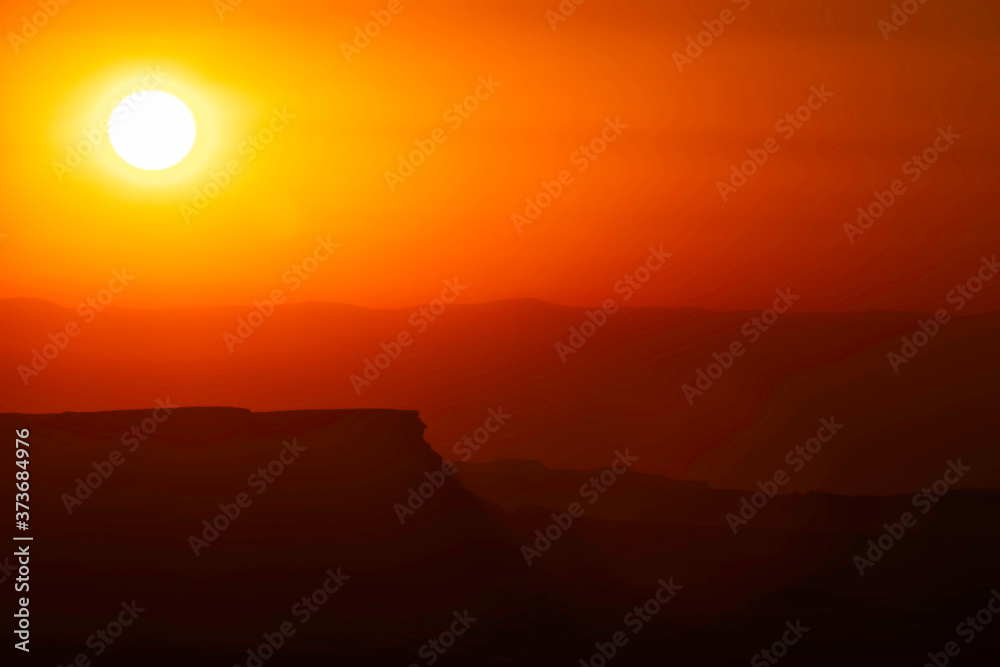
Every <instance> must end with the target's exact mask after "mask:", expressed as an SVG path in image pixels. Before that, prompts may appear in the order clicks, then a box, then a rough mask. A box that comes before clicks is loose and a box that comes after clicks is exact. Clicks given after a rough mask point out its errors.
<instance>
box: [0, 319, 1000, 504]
mask: <svg viewBox="0 0 1000 667" xmlns="http://www.w3.org/2000/svg"><path fill="white" fill-rule="evenodd" d="M252 310H253V306H249V307H247V308H210V309H169V310H150V311H144V310H129V309H114V308H112V309H107V310H105V311H104V312H101V313H98V314H96V316H95V317H94V319H93V321H92V322H90V323H86V322H85V321H84V318H83V317H81V316H80V315H78V314H77V313H75V312H74V311H72V310H68V309H63V308H59V307H56V306H53V305H52V304H48V303H45V302H40V301H30V300H12V301H2V302H0V319H2V320H3V321H5V322H14V323H17V326H16V327H12V328H10V329H9V331H8V334H7V335H6V336H5V337H4V338H3V339H2V340H0V363H2V365H3V367H4V368H6V369H7V370H6V371H5V372H4V374H3V376H2V380H0V406H2V407H3V409H5V410H10V411H18V412H61V411H63V410H77V411H95V410H108V409H122V408H143V407H152V406H153V404H154V400H155V399H157V398H160V399H164V398H166V397H169V398H170V400H172V401H173V402H175V403H176V404H179V405H187V406H196V405H238V406H241V407H246V408H249V409H253V410H263V411H270V410H303V409H323V408H327V407H329V406H337V407H338V408H349V409H353V408H387V409H412V410H419V411H420V413H421V415H422V417H423V418H424V419H425V420H426V422H427V424H428V425H429V429H428V434H427V435H428V440H429V442H430V443H431V444H432V446H433V447H434V448H435V450H436V451H437V452H438V453H440V454H441V455H442V456H444V457H446V458H456V459H462V458H469V460H470V461H471V462H474V463H481V462H488V461H493V460H503V459H530V460H536V461H539V462H542V463H544V464H545V465H547V466H549V467H551V468H560V469H573V468H576V469H580V468H596V467H599V466H602V465H604V464H605V463H604V461H605V459H606V458H607V455H608V452H610V451H613V450H614V449H616V448H619V447H624V446H628V447H631V448H632V450H633V452H635V453H636V454H637V455H638V456H639V458H640V461H639V463H638V464H637V469H639V470H643V471H646V472H652V473H659V474H664V475H668V476H670V477H673V478H678V479H689V480H697V481H707V482H709V483H710V484H712V485H713V486H715V487H730V488H744V489H752V488H754V487H755V485H756V483H757V482H759V481H763V480H765V479H768V478H770V477H771V476H772V475H773V474H774V473H775V472H776V471H777V470H779V469H785V470H786V471H789V472H791V466H790V464H789V463H788V462H786V453H787V452H788V451H789V450H792V449H793V448H795V447H796V446H803V445H804V443H805V442H806V440H807V439H808V438H810V437H813V436H814V435H816V432H817V429H818V428H819V427H820V420H821V419H825V418H834V419H835V420H836V421H837V422H838V423H841V424H843V425H844V428H843V430H842V431H841V432H839V433H838V434H837V435H836V438H835V439H834V440H833V441H832V442H831V443H830V444H829V445H827V446H825V447H824V448H823V450H822V452H821V453H819V454H818V455H817V456H816V457H815V459H814V460H813V461H811V462H809V463H808V465H805V466H804V467H802V468H801V470H799V471H798V472H796V473H795V474H794V475H792V476H791V477H792V478H791V481H790V483H789V484H788V485H787V487H785V488H784V489H783V490H784V491H809V490H818V491H827V492H836V493H845V494H887V493H903V492H906V491H909V490H910V489H912V488H919V487H920V486H921V485H923V484H925V483H928V482H930V481H933V480H934V479H935V478H936V477H935V476H936V475H937V474H938V473H939V470H940V469H941V468H942V467H943V466H944V465H946V462H947V461H948V460H949V459H953V458H955V457H959V456H963V457H966V460H968V461H969V462H971V464H972V465H973V466H974V468H975V472H974V474H973V475H970V477H969V479H968V480H963V484H969V485H973V486H998V485H1000V472H998V466H997V463H998V457H1000V449H998V448H997V447H996V446H995V425H996V407H997V395H998V394H997V391H996V377H997V372H998V370H1000V351H998V348H997V346H996V340H997V336H998V334H1000V315H998V314H987V315H980V316H975V317H968V318H956V319H953V320H952V321H951V322H949V323H948V324H945V325H942V326H941V327H940V331H939V332H938V333H937V335H936V336H934V337H933V338H932V339H931V340H930V342H929V343H928V344H927V345H926V346H924V347H922V348H920V349H919V351H918V353H917V354H916V356H915V357H914V358H913V359H912V361H909V362H908V363H906V364H905V365H902V366H901V367H900V368H899V372H898V374H897V373H895V372H894V370H893V368H892V367H891V365H890V363H889V360H888V357H887V355H889V354H890V353H892V352H898V351H899V350H900V348H901V345H902V343H901V337H903V336H907V337H909V336H911V335H912V334H913V333H914V332H915V331H918V327H917V321H918V320H926V319H928V318H929V317H930V316H928V315H921V314H918V313H904V312H870V313H849V314H823V313H796V312H795V311H794V306H793V307H792V310H791V311H790V312H788V313H786V314H783V315H781V316H780V317H779V318H778V320H777V322H776V323H774V324H773V325H772V326H770V327H768V330H767V331H766V332H759V333H758V334H753V330H755V329H756V325H750V328H749V329H747V330H746V331H741V330H743V327H744V324H745V323H746V322H748V320H749V318H750V317H753V316H755V315H756V316H759V315H760V313H756V314H754V313H712V312H706V311H699V310H690V309H681V310H671V309H657V308H637V309H622V310H620V311H619V312H617V313H615V314H613V315H610V316H609V317H608V318H607V322H606V323H605V324H604V325H603V326H601V327H600V328H598V329H597V331H596V333H595V334H594V335H593V336H592V337H590V338H587V339H586V342H585V344H584V345H583V346H582V347H581V348H580V349H579V351H577V352H575V353H572V354H569V353H564V356H566V363H563V362H562V360H561V359H560V356H559V353H558V352H557V348H556V344H557V343H564V344H569V339H570V336H571V331H570V328H571V327H577V328H579V327H580V326H581V324H582V323H583V322H585V321H588V316H587V309H578V308H567V307H562V306H554V305H550V304H546V303H543V302H540V301H531V300H523V301H506V302H498V303H491V304H485V305H461V304H453V305H449V306H447V308H446V309H445V311H444V312H443V313H441V314H440V315H439V316H437V317H436V319H435V320H434V321H433V322H430V321H424V318H423V316H421V315H419V314H418V315H415V316H413V315H412V314H413V313H414V312H416V309H400V310H367V309H363V308H357V307H352V306H342V305H331V304H318V303H305V304H298V305H286V306H282V307H280V308H279V309H278V311H277V312H276V313H275V314H274V315H273V316H271V317H270V318H267V319H263V318H259V319H263V324H262V326H260V327H259V328H257V329H251V330H252V331H253V334H252V335H251V336H250V337H249V338H247V339H246V341H245V342H243V343H238V344H232V343H231V341H230V344H231V346H232V347H233V348H234V352H233V353H230V351H229V349H228V347H227V341H226V340H225V339H224V334H227V333H229V334H233V333H234V332H236V330H237V323H238V318H241V317H242V318H246V317H247V316H248V315H249V313H250V312H251V311H252ZM411 316H412V318H413V319H412V320H411ZM254 319H255V321H257V319H258V318H254ZM70 321H73V322H77V323H78V324H79V325H80V328H81V332H80V334H79V335H78V336H77V337H75V338H73V339H71V340H70V341H69V343H68V345H67V346H66V349H65V350H61V351H59V352H58V355H57V356H56V358H55V359H53V360H51V361H48V362H47V363H48V366H47V368H45V369H44V370H42V371H41V372H40V373H39V374H38V375H37V376H29V382H28V385H27V386H25V384H24V382H22V380H21V378H20V377H19V374H18V370H17V369H18V366H19V365H28V364H30V362H31V359H32V350H41V348H42V346H44V345H46V344H48V343H49V334H50V333H53V332H59V331H62V330H63V329H64V327H65V326H66V323H67V322H70ZM401 332H406V333H407V334H408V335H409V336H410V337H411V338H410V339H409V340H410V341H411V343H410V345H409V346H407V347H400V348H399V349H395V348H394V347H393V341H397V339H398V338H399V335H400V333H401ZM746 332H750V333H751V334H752V335H751V336H748V335H745V333H746ZM753 338H756V341H755V342H751V341H752V339H753ZM734 341H740V342H742V343H743V345H744V348H743V349H744V350H745V352H744V353H743V355H742V356H740V357H738V358H736V359H734V361H733V363H732V367H731V368H729V369H728V370H725V371H724V373H723V374H722V375H721V377H719V378H718V379H716V380H714V381H713V383H712V386H711V388H709V389H708V390H707V391H704V393H703V395H700V396H699V395H693V396H691V395H689V396H690V397H691V401H692V402H693V405H690V404H689V400H688V397H686V395H685V393H684V391H682V387H683V386H684V385H689V386H691V387H695V388H697V387H698V385H697V384H696V382H697V381H698V379H699V371H701V372H708V371H712V372H713V373H715V372H716V371H717V370H719V369H716V368H711V369H710V368H709V367H710V365H711V364H713V363H714V362H715V359H714V357H713V355H714V354H718V355H720V356H722V357H723V358H725V353H726V352H727V350H728V349H729V348H730V346H731V345H732V343H733V342H734ZM577 342H579V341H577ZM383 344H385V345H386V346H387V347H388V348H389V350H390V352H393V351H395V352H396V353H397V354H398V358H397V359H395V360H392V361H391V364H390V365H388V367H387V368H385V369H384V370H379V371H378V376H377V377H375V371H374V370H369V376H368V377H369V378H373V379H372V380H371V384H370V385H360V384H359V385H358V387H359V388H360V394H359V393H358V391H356V388H355V386H354V385H352V379H351V378H352V376H355V378H362V379H363V378H364V372H365V369H366V360H369V361H371V362H372V363H375V360H376V358H377V355H379V354H383V349H382V345H383ZM54 350H55V348H53V347H50V348H49V350H48V351H49V352H50V353H51V352H53V351H54ZM388 360H389V358H388V357H387V356H386V357H382V358H379V359H378V361H379V362H380V363H382V364H383V365H384V362H386V361H388ZM706 382H707V381H706V380H705V379H702V385H701V386H702V387H704V386H705V384H706ZM501 407H502V409H503V411H504V412H505V413H507V414H509V415H511V418H510V419H509V420H507V422H506V423H505V424H504V425H503V426H502V427H501V428H500V430H499V431H497V432H496V433H493V434H491V435H490V436H489V439H488V441H487V442H485V444H483V445H481V446H480V448H479V450H478V451H475V452H473V453H468V448H467V447H464V448H458V449H457V450H456V449H455V443H457V442H458V441H459V440H460V439H462V438H463V437H464V436H470V437H471V436H472V435H473V434H474V432H475V431H476V429H481V428H482V427H483V426H484V423H485V422H486V420H487V418H488V417H489V411H490V410H491V409H497V408H501ZM484 433H485V432H480V434H479V435H480V436H482V435H483V434H484Z"/></svg>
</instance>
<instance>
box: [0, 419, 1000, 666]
mask: <svg viewBox="0 0 1000 667" xmlns="http://www.w3.org/2000/svg"><path fill="white" fill-rule="evenodd" d="M133 427H134V428H133ZM21 429H28V431H30V434H29V435H28V437H27V438H26V439H25V440H26V441H27V443H28V446H27V449H29V450H30V457H29V459H28V460H29V463H28V464H27V466H28V470H29V471H30V524H29V528H28V530H27V531H16V530H13V527H12V532H13V533H16V534H17V535H20V536H24V535H29V536H31V537H33V541H32V542H30V543H28V544H30V554H31V556H30V581H29V582H28V583H29V585H30V590H29V591H28V592H22V593H17V594H15V592H14V591H13V590H12V583H13V580H14V579H15V578H16V577H17V575H16V573H15V572H14V570H13V567H14V566H15V558H14V557H13V556H12V555H11V554H12V553H13V550H14V548H17V547H18V546H20V545H21V544H24V543H13V542H12V543H10V544H13V545H14V546H13V547H10V548H8V549H7V550H5V552H4V553H3V554H2V555H0V558H6V560H4V561H3V563H2V564H3V566H4V568H3V571H2V573H0V574H2V576H3V577H4V578H5V579H6V583H5V584H4V587H3V588H4V590H5V595H4V596H3V598H4V604H5V605H6V607H5V609H7V613H5V614H4V617H5V618H6V619H7V621H6V623H8V624H13V621H12V614H13V613H14V611H15V610H16V607H15V606H14V605H15V604H16V602H15V601H16V598H17V597H18V596H21V595H25V596H29V597H30V603H29V609H30V619H31V641H30V648H31V653H30V661H28V662H27V663H25V661H24V660H23V659H24V658H25V657H26V656H24V655H23V654H21V653H20V652H17V651H13V650H12V649H10V648H9V647H8V649H6V650H7V651H8V652H13V653H15V655H16V657H17V658H18V659H19V660H18V662H17V664H40V665H41V664H45V665H66V666H68V665H71V664H78V665H81V666H83V667H86V666H87V665H89V664H93V665H130V666H133V665H161V664H162V665H189V666H195V665H209V664H212V665H246V666H249V667H253V666H255V665H256V666H258V667H259V666H260V665H368V666H370V665H400V666H404V667H405V666H406V665H431V664H440V665H546V666H548V665H568V666H573V665H581V664H583V665H587V664H590V665H595V666H600V665H603V664H605V663H607V664H613V665H674V664H677V665H735V664H748V663H749V664H751V665H768V664H776V663H777V662H780V664H782V665H914V667H920V666H921V665H924V664H934V663H933V662H931V658H930V657H929V656H928V653H931V654H940V655H937V656H936V658H935V659H937V660H939V661H940V660H943V659H944V658H945V657H947V656H945V655H944V654H943V653H942V652H943V651H945V650H946V646H947V645H948V643H949V642H954V645H952V646H951V647H950V648H951V649H952V652H953V653H955V652H956V651H957V652H958V655H957V657H952V658H948V660H949V662H951V663H952V664H957V665H992V664H996V659H997V657H1000V615H997V614H995V613H994V612H992V611H989V607H988V605H989V604H990V603H991V599H995V601H993V602H992V605H993V608H994V609H995V610H1000V593H997V592H996V589H997V587H998V586H1000V567H998V553H1000V550H998V547H1000V532H998V530H997V516H998V514H1000V494H998V493H997V492H995V491H992V490H983V491H976V490H973V489H968V488H964V487H966V486H967V484H968V482H967V481H966V480H965V479H964V478H963V479H959V476H960V475H964V472H962V471H963V466H968V464H969V462H968V461H962V462H960V461H955V460H953V461H952V462H951V463H953V464H954V465H953V466H951V465H949V463H948V462H947V461H942V469H941V475H940V479H941V480H943V481H940V483H937V484H936V485H935V482H936V480H935V479H928V480H927V484H928V488H929V489H930V491H929V493H928V494H927V495H924V496H919V497H916V499H914V497H913V496H912V495H911V494H908V495H896V496H883V497H874V496H867V497H845V496H835V495H827V494H820V493H809V494H806V495H798V494H793V495H778V496H776V497H773V498H768V496H767V495H766V494H765V493H764V491H769V490H770V489H765V490H764V491H762V492H761V493H760V494H759V495H757V496H755V497H754V496H753V494H751V493H750V492H744V491H727V490H718V489H713V488H711V487H709V486H708V485H707V484H702V483H696V482H686V481H685V482H680V481H674V480H670V479H667V478H664V477H660V476H656V475H649V474H643V473H640V472H637V471H635V470H633V469H632V468H631V467H630V464H631V459H630V456H631V455H632V454H631V453H630V451H629V449H628V446H627V444H622V445H621V446H618V447H614V446H612V447H610V448H609V449H608V451H607V455H606V460H607V467H606V468H605V469H604V470H598V471H593V472H586V471H571V472H568V471H553V470H550V469H547V468H545V467H543V466H542V465H541V464H539V463H535V462H522V461H498V462H492V463H483V464H459V467H458V471H457V473H456V474H454V475H451V474H448V473H451V472H454V469H453V468H451V467H450V466H448V465H444V466H443V464H442V460H441V458H440V456H439V455H438V454H436V453H435V452H434V451H433V450H432V449H431V448H430V446H429V445H428V444H426V443H425V442H424V440H423V432H424V425H423V424H422V423H421V421H420V418H419V416H418V415H417V413H416V412H404V411H389V410H351V411H302V412H282V413H251V412H249V411H246V410H241V409H231V408H183V409H177V408H165V409H160V410H158V411H155V412H154V411H138V410H137V411H127V412H103V413H87V414H80V413H63V414H59V415H14V414H6V415H0V432H3V433H4V437H5V438H7V442H8V447H7V451H8V455H9V456H11V462H12V463H13V460H14V452H15V448H16V447H17V445H16V443H15V437H16V436H15V432H16V431H18V430H21ZM20 448H21V449H25V447H24V446H23V445H22V446H21V447H20ZM12 463H11V464H8V469H9V470H11V469H12V470H14V471H17V470H20V468H11V467H10V466H12ZM442 468H444V471H443V472H442ZM11 474H12V475H13V472H12V473H11ZM956 482H958V483H956ZM956 486H958V487H960V488H961V490H957V489H956V488H954V487H956ZM91 487H96V488H91ZM4 488H5V493H7V494H8V501H9V502H8V507H9V508H11V509H13V507H12V506H13V501H14V498H13V497H12V496H13V492H14V489H13V486H12V485H11V484H5V485H4ZM913 491H914V492H918V491H920V489H917V488H915V489H913ZM421 494H423V496H428V497H426V498H424V497H421ZM744 499H746V502H745V503H744ZM22 500H23V499H22ZM754 503H755V504H756V505H757V507H753V504H754ZM924 508H926V513H925V511H924ZM741 512H742V513H743V514H742V516H741V515H740V513H741ZM727 515H732V516H727ZM737 517H738V519H737ZM13 518H14V517H10V519H11V520H13ZM213 524H214V525H213ZM887 524H888V529H887V528H886V525H887ZM897 524H898V525H897ZM904 524H908V526H907V525H904ZM8 525H10V524H8ZM732 526H735V528H736V530H735V534H734V530H733V528H732ZM887 530H889V531H890V533H893V534H895V536H893V535H892V534H886V533H887ZM536 531H539V532H536ZM546 535H547V536H546ZM869 540H873V541H874V542H873V544H874V545H875V546H874V547H873V546H872V544H870V543H869ZM879 540H881V542H882V545H883V547H888V548H887V549H886V550H884V553H883V550H882V549H879V548H878V542H879ZM855 556H862V557H864V558H865V559H866V560H867V562H865V561H861V560H859V559H856V558H855ZM528 561H530V565H529V562H528ZM859 569H860V570H861V571H863V576H862V575H861V574H860V573H859ZM994 596H995V598H994ZM977 614H978V620H977V619H976V617H977ZM968 617H972V619H971V621H967V620H966V619H967V618H968ZM987 619H988V620H989V622H986V621H987ZM119 623H120V624H121V625H119ZM975 628H979V629H978V630H976V629H975ZM11 629H13V628H11ZM282 630H284V635H282ZM5 632H9V631H5ZM7 636H8V637H10V636H11V635H10V634H7ZM616 640H617V642H618V645H617V646H616V645H615V641H616ZM272 645H273V646H277V649H276V650H275V649H272V648H271V646H272ZM765 650H766V651H768V654H767V655H764V654H763V653H761V652H762V651H765ZM602 652H603V653H604V654H605V655H608V656H611V655H612V654H613V657H610V659H607V658H605V657H604V656H602V655H601V653H602ZM768 658H770V660H769V659H768ZM581 661H582V662H581ZM4 664H8V662H7V661H4ZM939 664H944V663H943V662H939Z"/></svg>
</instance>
